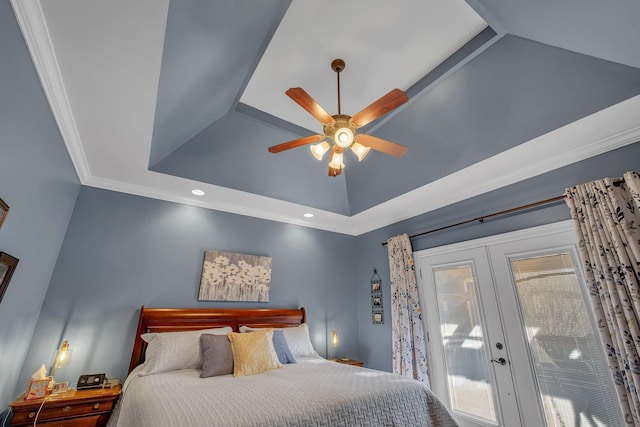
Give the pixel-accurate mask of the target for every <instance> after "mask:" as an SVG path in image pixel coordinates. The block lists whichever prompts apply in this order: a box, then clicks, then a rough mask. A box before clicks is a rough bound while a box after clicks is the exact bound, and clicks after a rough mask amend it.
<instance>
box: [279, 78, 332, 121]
mask: <svg viewBox="0 0 640 427" xmlns="http://www.w3.org/2000/svg"><path fill="white" fill-rule="evenodd" d="M285 93H286V94H287V96H289V98H291V99H293V100H294V101H295V102H296V103H297V104H298V105H299V106H301V107H302V108H304V109H305V110H307V111H308V112H309V114H311V115H312V116H313V117H315V118H316V119H317V120H318V121H319V122H320V123H322V124H329V123H333V117H331V116H330V115H329V113H327V112H326V111H325V110H324V108H322V107H321V106H320V104H318V103H317V102H316V100H315V99H313V98H312V97H311V95H309V94H308V93H307V92H306V91H305V90H304V89H302V88H301V87H292V88H290V89H289V90H288V91H286V92H285Z"/></svg>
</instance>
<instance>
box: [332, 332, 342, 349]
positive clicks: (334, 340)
mask: <svg viewBox="0 0 640 427" xmlns="http://www.w3.org/2000/svg"><path fill="white" fill-rule="evenodd" d="M329 344H331V347H333V348H336V347H337V346H338V344H340V338H338V333H337V332H336V331H331V336H330V338H329Z"/></svg>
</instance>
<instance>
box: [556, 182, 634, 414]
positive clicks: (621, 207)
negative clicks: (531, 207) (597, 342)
mask: <svg viewBox="0 0 640 427" xmlns="http://www.w3.org/2000/svg"><path fill="white" fill-rule="evenodd" d="M566 196H567V198H566V201H567V205H568V206H569V209H570V210H571V218H572V219H573V224H574V227H575V228H576V232H577V234H578V248H579V251H580V258H581V259H582V263H583V270H584V273H585V279H586V283H587V289H588V290H589V294H590V300H591V306H592V308H593V310H594V314H595V318H596V321H597V325H598V330H599V332H600V336H601V338H602V342H603V344H604V348H605V352H606V355H607V362H608V365H609V370H610V372H611V375H612V376H613V382H614V387H615V392H616V394H617V397H618V401H619V403H620V407H621V409H622V413H623V414H624V421H625V423H626V425H633V426H640V398H639V394H638V391H639V390H640V229H639V228H638V227H639V226H640V176H639V175H638V173H636V172H627V173H626V174H625V175H624V178H623V179H611V178H606V179H602V180H598V181H593V182H589V183H586V184H581V185H577V186H575V187H572V188H568V189H567V191H566Z"/></svg>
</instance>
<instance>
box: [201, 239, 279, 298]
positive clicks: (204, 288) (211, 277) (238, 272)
mask: <svg viewBox="0 0 640 427" xmlns="http://www.w3.org/2000/svg"><path fill="white" fill-rule="evenodd" d="M270 284H271V257H266V256H255V255H244V254H234V253H231V252H220V251H213V250H208V251H205V253H204V262H203V264H202V278H201V279H200V293H199V294H198V300H199V301H253V302H268V301H269V285H270Z"/></svg>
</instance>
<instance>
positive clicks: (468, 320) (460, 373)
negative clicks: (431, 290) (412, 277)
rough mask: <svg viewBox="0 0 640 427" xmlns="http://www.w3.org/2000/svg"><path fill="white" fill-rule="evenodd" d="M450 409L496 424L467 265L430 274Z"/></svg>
mask: <svg viewBox="0 0 640 427" xmlns="http://www.w3.org/2000/svg"><path fill="white" fill-rule="evenodd" d="M434 279H435V284H436V292H437V299H438V312H439V315H440V330H441V333H442V346H443V348H444V354H445V364H446V370H447V382H448V388H449V399H450V401H451V409H452V410H453V411H456V412H462V413H465V414H468V415H471V416H474V417H478V418H481V419H483V420H485V421H488V422H490V423H492V424H495V423H496V413H495V407H494V404H493V392H492V388H491V377H490V375H489V368H488V361H487V353H486V348H485V342H484V338H483V337H484V333H483V326H482V323H481V321H480V311H479V310H478V297H477V294H476V286H475V283H474V281H473V274H472V269H471V266H470V265H465V266H459V267H454V268H444V269H436V270H434Z"/></svg>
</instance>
